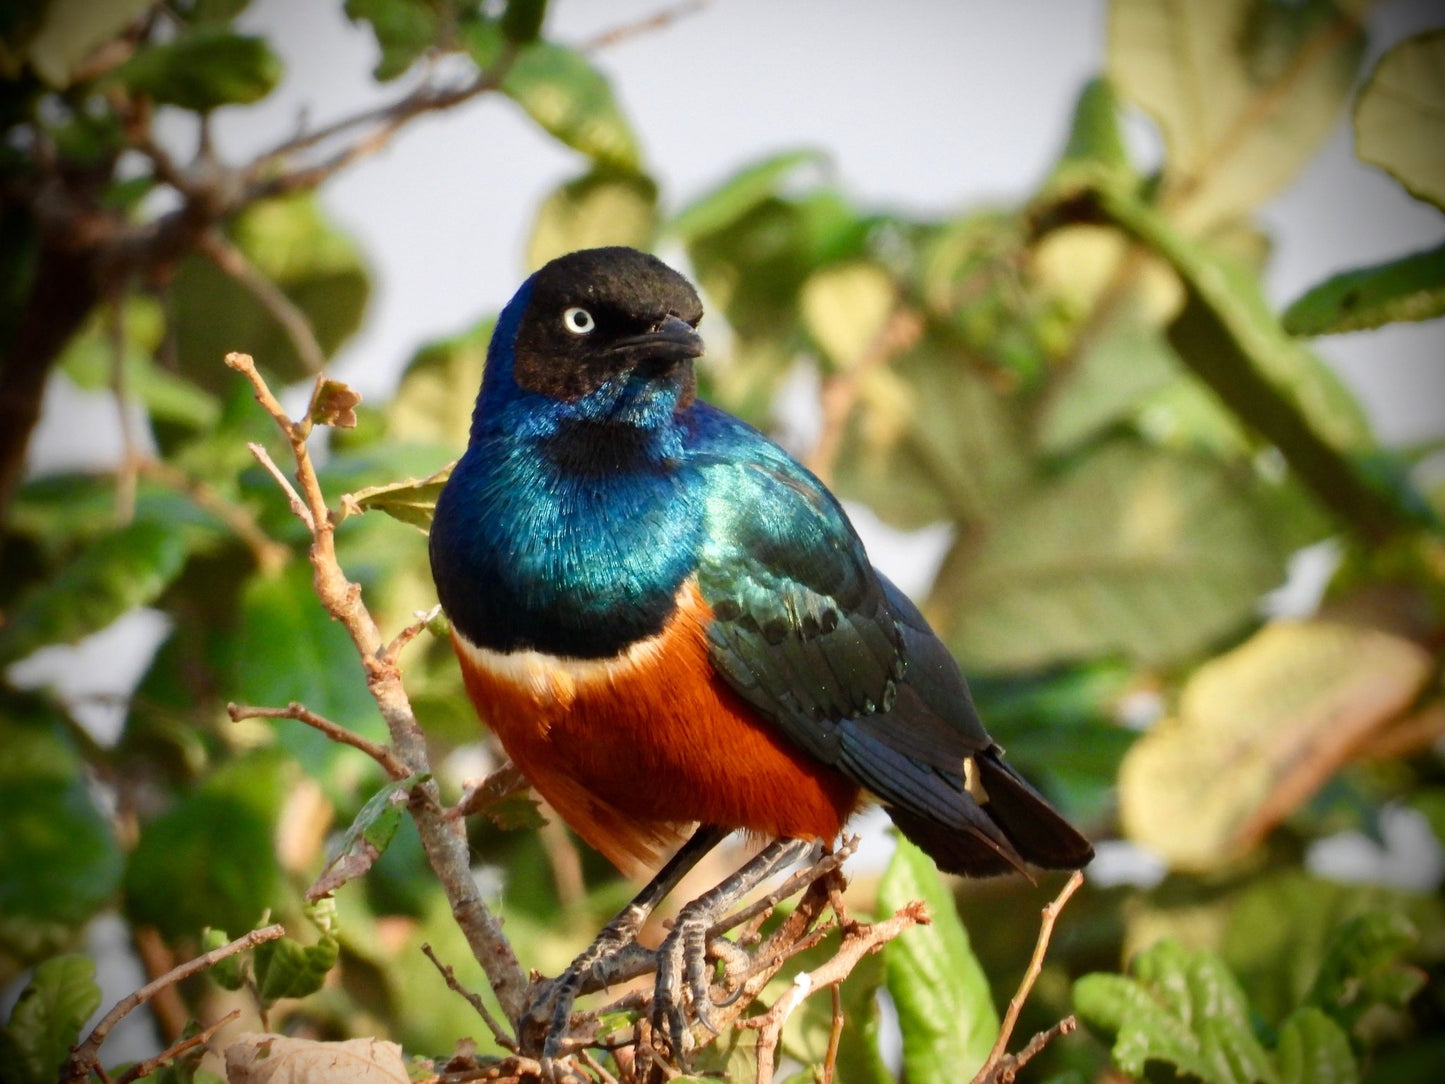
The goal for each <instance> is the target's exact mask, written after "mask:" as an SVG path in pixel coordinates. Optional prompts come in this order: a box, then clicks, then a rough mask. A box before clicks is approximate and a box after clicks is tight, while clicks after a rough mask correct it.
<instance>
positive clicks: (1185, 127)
mask: <svg viewBox="0 0 1445 1084" xmlns="http://www.w3.org/2000/svg"><path fill="white" fill-rule="evenodd" d="M1363 49H1364V32H1363V29H1362V27H1361V25H1360V23H1359V21H1358V20H1357V18H1356V17H1355V16H1354V15H1353V14H1350V13H1348V12H1344V11H1341V10H1339V9H1338V8H1337V7H1336V6H1335V3H1334V2H1333V0H1306V2H1302V3H1286V2H1284V0H1215V2H1213V3H1208V4H1193V3H1187V2H1185V3H1180V2H1176V0H1114V2H1113V3H1111V4H1110V6H1109V44H1108V75H1109V80H1110V82H1111V83H1112V84H1113V85H1114V88H1115V89H1116V90H1117V91H1118V92H1119V95H1120V97H1122V98H1124V99H1125V100H1127V101H1129V102H1132V103H1133V104H1134V105H1137V106H1139V107H1140V108H1142V109H1143V110H1144V111H1145V112H1147V113H1148V114H1150V116H1152V117H1153V118H1154V120H1155V122H1156V123H1157V124H1158V125H1159V130H1160V132H1161V134H1162V135H1163V137H1164V145H1165V162H1164V185H1163V190H1162V193H1161V197H1160V198H1161V202H1162V204H1163V205H1164V206H1166V207H1168V208H1169V209H1170V211H1171V213H1172V216H1174V217H1175V220H1176V222H1177V223H1178V224H1179V225H1180V226H1181V227H1182V228H1183V229H1184V230H1185V232H1188V233H1199V232H1203V231H1204V230H1205V229H1207V228H1208V227H1210V226H1213V225H1216V224H1219V223H1221V222H1224V221H1227V220H1229V219H1232V218H1235V217H1237V216H1238V215H1239V214H1240V212H1243V211H1248V210H1251V209H1252V208H1255V207H1258V206H1259V205H1260V204H1262V203H1263V202H1265V201H1266V200H1267V199H1269V198H1270V197H1271V196H1273V195H1275V194H1276V193H1278V192H1279V191H1281V190H1282V189H1283V188H1285V186H1287V185H1288V184H1289V183H1290V182H1291V181H1292V180H1294V178H1295V176H1296V175H1297V174H1298V173H1299V171H1300V169H1301V168H1302V167H1303V166H1304V164H1305V163H1306V162H1308V161H1309V160H1310V159H1311V158H1312V157H1313V156H1314V154H1315V152H1316V151H1318V150H1319V148H1320V147H1321V146H1322V145H1323V144H1324V142H1325V140H1326V139H1327V138H1329V135H1330V132H1331V131H1332V130H1333V128H1334V126H1335V123H1336V122H1337V120H1338V119H1339V116H1340V112H1341V110H1342V109H1343V107H1344V104H1345V102H1346V101H1347V99H1348V96H1349V93H1350V90H1351V89H1352V86H1353V82H1354V76H1355V72H1356V70H1357V68H1358V67H1359V63H1360V57H1361V55H1362V53H1363Z"/></svg>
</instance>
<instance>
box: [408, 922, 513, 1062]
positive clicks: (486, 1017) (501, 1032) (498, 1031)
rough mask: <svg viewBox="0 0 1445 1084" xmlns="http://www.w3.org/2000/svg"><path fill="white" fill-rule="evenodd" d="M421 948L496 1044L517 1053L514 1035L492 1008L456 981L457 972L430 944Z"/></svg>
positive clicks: (425, 944)
mask: <svg viewBox="0 0 1445 1084" xmlns="http://www.w3.org/2000/svg"><path fill="white" fill-rule="evenodd" d="M421 950H422V952H423V953H424V954H425V955H426V958H427V959H428V960H430V961H431V962H432V964H433V965H434V966H435V967H436V969H437V970H438V971H440V972H441V976H442V980H443V981H444V982H446V984H447V989H449V990H451V991H452V992H453V993H457V994H460V995H461V996H462V997H463V998H465V999H466V1002H467V1004H468V1005H470V1006H471V1007H472V1008H473V1009H474V1010H476V1013H477V1015H478V1016H480V1017H481V1018H482V1022H483V1023H485V1024H486V1025H487V1029H488V1030H489V1031H490V1032H491V1033H492V1038H493V1039H495V1040H497V1045H498V1046H500V1047H502V1048H503V1049H505V1050H510V1051H511V1052H512V1053H514V1054H516V1053H519V1052H520V1048H519V1047H518V1045H517V1040H516V1037H515V1036H513V1035H512V1034H511V1033H510V1032H508V1031H507V1030H506V1029H505V1028H503V1027H502V1025H501V1024H500V1023H499V1022H498V1021H497V1018H496V1017H495V1016H493V1015H492V1010H490V1009H489V1008H487V1003H486V1002H485V1001H483V1000H482V999H481V997H480V996H479V995H478V994H476V993H474V992H473V991H471V990H468V989H467V988H466V987H465V986H463V985H462V984H461V982H459V981H458V979H457V973H456V972H455V971H453V970H452V967H451V965H450V964H444V963H442V962H441V960H439V959H437V954H436V953H435V952H434V951H432V947H431V945H429V944H427V943H425V942H423V943H422V946H421Z"/></svg>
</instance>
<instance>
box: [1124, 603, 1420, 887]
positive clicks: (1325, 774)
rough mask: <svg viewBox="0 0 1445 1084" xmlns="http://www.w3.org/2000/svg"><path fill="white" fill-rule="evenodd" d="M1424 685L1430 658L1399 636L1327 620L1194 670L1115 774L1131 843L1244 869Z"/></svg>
mask: <svg viewBox="0 0 1445 1084" xmlns="http://www.w3.org/2000/svg"><path fill="white" fill-rule="evenodd" d="M1188 612H1190V613H1191V614H1192V613H1195V612H1197V608H1191V609H1190V610H1189V611H1188ZM1429 674H1430V660H1429V655H1428V653H1427V652H1426V651H1425V650H1424V649H1423V648H1421V647H1419V646H1418V645H1416V644H1414V643H1412V642H1411V641H1409V640H1406V639H1404V638H1403V637H1399V636H1394V635H1391V634H1389V633H1385V632H1380V631H1378V630H1375V629H1371V628H1368V627H1366V626H1362V625H1361V626H1356V625H1345V624H1334V623H1329V622H1323V621H1276V622H1274V623H1272V624H1270V625H1267V626H1266V627H1265V628H1263V629H1261V630H1260V631H1259V632H1258V633H1256V634H1255V635H1254V636H1253V637H1252V638H1251V639H1250V640H1248V641H1247V642H1246V643H1244V644H1243V645H1242V646H1240V647H1238V648H1236V649H1235V650H1233V651H1231V652H1229V653H1228V654H1225V655H1221V656H1219V657H1218V658H1216V659H1213V660H1212V661H1210V662H1208V663H1206V664H1205V665H1204V666H1202V667H1200V668H1199V669H1198V670H1197V671H1195V673H1194V674H1193V675H1192V676H1191V677H1190V679H1189V681H1188V682H1187V683H1186V684H1185V686H1184V689H1183V691H1182V692H1181V693H1180V696H1179V705H1178V710H1177V713H1176V715H1175V716H1174V717H1171V718H1168V719H1165V720H1162V721H1161V722H1159V723H1158V724H1156V725H1155V726H1154V727H1153V728H1152V729H1151V730H1150V731H1149V732H1148V733H1147V734H1145V735H1144V736H1143V737H1142V738H1140V740H1139V741H1137V742H1136V743H1135V744H1134V746H1133V747H1132V748H1131V749H1130V751H1129V753H1128V755H1127V756H1126V757H1125V758H1124V763H1123V765H1122V767H1121V768H1120V772H1119V815H1120V820H1121V822H1122V824H1123V827H1124V830H1125V832H1126V833H1127V834H1128V836H1129V837H1130V838H1131V839H1134V840H1136V841H1138V842H1140V843H1143V844H1145V845H1146V846H1148V847H1150V848H1151V849H1153V850H1154V851H1156V852H1157V853H1159V854H1160V855H1162V856H1163V857H1164V858H1165V860H1166V861H1168V863H1169V864H1170V866H1172V867H1174V868H1178V869H1190V870H1209V869H1213V868H1216V867H1218V866H1220V865H1223V864H1224V863H1226V862H1229V861H1232V860H1234V859H1237V858H1238V857H1239V856H1240V855H1241V854H1243V853H1245V852H1247V851H1248V850H1249V849H1250V848H1251V847H1253V846H1255V845H1257V844H1258V843H1259V841H1260V840H1261V839H1262V838H1263V836H1264V834H1265V833H1266V832H1267V831H1268V830H1269V829H1270V828H1272V827H1273V826H1274V825H1276V824H1278V823H1279V822H1280V820H1282V819H1283V818H1284V817H1286V816H1288V815H1289V814H1290V813H1291V812H1293V810H1294V808H1295V806H1296V805H1297V804H1298V803H1300V802H1302V801H1303V800H1304V799H1305V798H1307V797H1308V796H1309V795H1310V794H1312V793H1313V791H1314V789H1316V788H1317V787H1318V786H1319V785H1320V784H1321V783H1322V782H1323V781H1324V780H1325V779H1328V778H1329V777H1330V775H1332V774H1333V770H1334V769H1335V768H1338V767H1339V766H1340V765H1341V764H1342V763H1343V762H1344V760H1345V758H1346V757H1347V756H1349V755H1350V754H1351V753H1352V751H1353V750H1355V749H1358V748H1361V747H1363V746H1364V745H1365V744H1366V743H1367V742H1368V739H1369V736H1370V735H1371V734H1372V733H1373V732H1374V731H1376V730H1377V729H1379V728H1380V727H1382V726H1384V725H1386V724H1388V723H1389V722H1391V721H1392V720H1393V719H1394V718H1395V717H1396V716H1397V715H1398V714H1399V713H1400V712H1401V711H1403V710H1404V709H1405V708H1406V707H1407V706H1408V705H1409V704H1410V703H1411V702H1412V701H1413V700H1414V699H1415V697H1416V695H1417V694H1418V693H1419V691H1420V689H1421V688H1422V687H1423V686H1424V684H1425V682H1426V681H1427V680H1428V677H1429ZM1309 782H1313V786H1309V785H1308V783H1309ZM1281 794H1288V795H1290V796H1291V802H1290V804H1281V799H1280V795H1281Z"/></svg>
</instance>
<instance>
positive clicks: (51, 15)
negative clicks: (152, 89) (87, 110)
mask: <svg viewBox="0 0 1445 1084" xmlns="http://www.w3.org/2000/svg"><path fill="white" fill-rule="evenodd" d="M154 5H155V0H113V2H111V3H105V4H97V3H95V0H49V2H48V3H45V4H44V5H40V4H36V5H35V6H36V7H41V6H43V8H44V14H43V18H42V19H41V21H40V23H39V25H38V26H36V27H35V30H34V33H33V34H32V35H31V36H30V38H29V41H28V42H25V44H24V46H23V48H22V49H21V50H19V51H20V53H21V55H22V56H23V57H24V58H25V59H27V60H29V62H30V66H31V67H32V68H34V69H35V74H36V75H38V76H40V78H41V79H43V80H45V82H47V83H49V84H50V86H52V87H54V88H56V89H57V90H59V89H64V88H65V87H68V86H69V85H70V82H71V80H72V78H73V77H74V75H75V72H76V70H77V69H79V68H80V67H81V65H82V64H84V62H85V61H86V60H88V59H89V58H90V55H91V54H92V53H93V52H95V50H96V48H97V47H98V46H100V45H102V44H103V43H104V42H106V41H108V40H110V39H111V38H113V37H115V36H116V35H118V34H119V33H120V32H121V31H122V30H124V29H125V28H126V27H127V26H129V25H130V24H131V22H133V21H134V20H135V19H136V18H137V17H138V16H139V15H140V14H141V13H142V12H144V11H146V10H148V9H149V8H151V7H153V6H154ZM10 44H11V43H10V42H6V46H7V48H6V50H5V51H6V52H9V48H8V46H10ZM8 77H9V76H8V73H7V78H8Z"/></svg>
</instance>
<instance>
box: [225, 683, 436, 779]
mask: <svg viewBox="0 0 1445 1084" xmlns="http://www.w3.org/2000/svg"><path fill="white" fill-rule="evenodd" d="M226 714H227V715H229V716H230V717H231V721H232V722H233V723H239V722H240V721H241V720H242V719H295V720H296V721H297V722H298V723H305V724H306V725H307V726H309V727H311V728H312V729H314V730H319V731H321V733H323V734H325V735H326V736H327V737H328V738H330V739H331V740H332V741H334V742H340V743H342V744H343V745H349V746H351V747H352V748H353V749H360V750H361V751H362V752H363V753H365V754H366V755H367V756H369V757H370V758H371V759H372V760H374V761H376V762H377V763H378V764H380V765H381V767H382V769H383V770H384V771H385V772H386V774H387V775H388V776H390V777H391V778H392V779H405V778H406V777H407V776H409V775H410V774H411V772H409V771H407V768H406V765H405V764H403V763H402V762H401V761H400V760H398V759H397V757H396V754H395V753H393V752H392V751H391V750H390V749H388V748H387V747H386V746H384V745H381V744H380V743H378V742H374V741H372V740H371V739H369V738H363V737H362V736H361V735H360V734H358V733H356V732H355V731H354V730H348V729H347V728H346V727H344V726H342V725H341V724H340V723H333V722H332V721H331V720H330V719H327V718H325V717H323V716H320V715H317V714H316V713H315V712H314V711H312V710H311V709H310V708H308V707H306V706H305V705H304V704H298V703H297V702H296V701H294V700H293V701H291V703H289V704H287V705H286V706H285V707H284V708H265V707H253V706H251V705H248V704H234V703H231V704H227V705H226Z"/></svg>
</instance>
